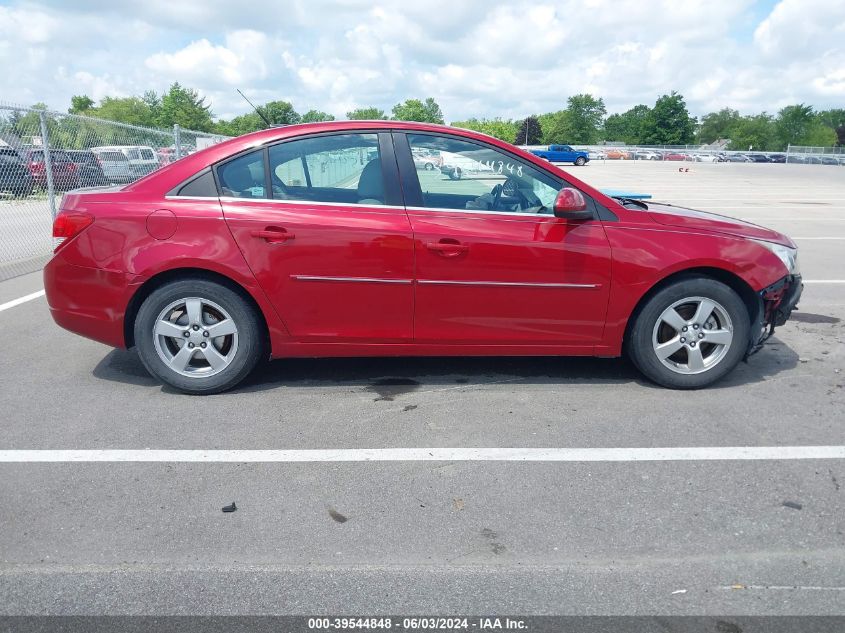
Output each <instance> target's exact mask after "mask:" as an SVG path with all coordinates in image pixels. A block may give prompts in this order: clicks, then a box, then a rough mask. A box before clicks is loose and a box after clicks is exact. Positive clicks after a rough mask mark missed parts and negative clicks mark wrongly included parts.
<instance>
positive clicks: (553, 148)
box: [530, 145, 590, 167]
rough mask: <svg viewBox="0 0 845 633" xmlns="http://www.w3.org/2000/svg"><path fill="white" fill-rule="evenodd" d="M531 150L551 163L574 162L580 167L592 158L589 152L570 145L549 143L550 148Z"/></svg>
mask: <svg viewBox="0 0 845 633" xmlns="http://www.w3.org/2000/svg"><path fill="white" fill-rule="evenodd" d="M530 152H531V153H532V154H534V156H539V157H540V158H545V159H546V160H547V161H549V162H551V163H572V164H573V165H578V166H579V167H580V166H581V165H586V164H587V162H589V160H590V154H589V153H588V152H585V151H583V150H576V149H572V146H570V145H549V147H548V149H532V150H530Z"/></svg>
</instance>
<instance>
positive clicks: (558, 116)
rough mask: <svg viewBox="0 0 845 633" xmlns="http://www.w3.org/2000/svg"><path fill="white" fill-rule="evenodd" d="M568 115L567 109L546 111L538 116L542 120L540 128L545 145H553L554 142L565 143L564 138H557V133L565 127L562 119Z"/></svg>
mask: <svg viewBox="0 0 845 633" xmlns="http://www.w3.org/2000/svg"><path fill="white" fill-rule="evenodd" d="M565 116H566V110H558V111H557V112H546V113H544V114H541V115H540V116H538V117H537V120H538V121H539V122H540V130H541V131H542V139H541V142H542V143H543V144H544V145H551V144H552V143H565V142H567V141H566V140H565V139H563V138H557V136H556V134H557V133H558V132H559V130H561V128H563V122H562V119H563V118H564V117H565Z"/></svg>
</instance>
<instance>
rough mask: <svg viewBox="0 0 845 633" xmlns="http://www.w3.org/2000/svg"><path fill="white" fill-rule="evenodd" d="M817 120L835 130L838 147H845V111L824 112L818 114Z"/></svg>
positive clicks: (832, 110) (834, 109) (840, 109)
mask: <svg viewBox="0 0 845 633" xmlns="http://www.w3.org/2000/svg"><path fill="white" fill-rule="evenodd" d="M816 119H817V120H818V121H819V123H821V124H822V125H824V126H826V127H829V128H830V129H831V130H833V132H834V134H835V135H836V144H837V145H839V146H845V109H842V108H833V109H831V110H822V111H821V112H818V113H817V114H816Z"/></svg>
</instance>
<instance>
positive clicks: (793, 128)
mask: <svg viewBox="0 0 845 633" xmlns="http://www.w3.org/2000/svg"><path fill="white" fill-rule="evenodd" d="M814 120H815V113H814V112H813V106H809V105H806V104H803V103H799V104H797V105H791V106H786V107H785V108H782V109H781V110H780V112H778V116H777V120H776V121H775V128H776V129H777V135H778V140H779V141H780V143H781V145H783V147H786V146H787V145H809V143H808V142H807V137H808V136H809V133H810V128H811V126H812V124H813V122H814Z"/></svg>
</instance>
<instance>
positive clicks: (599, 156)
mask: <svg viewBox="0 0 845 633" xmlns="http://www.w3.org/2000/svg"><path fill="white" fill-rule="evenodd" d="M587 158H589V159H590V160H606V159H607V153H606V152H604V151H602V150H600V149H591V150H588V151H587Z"/></svg>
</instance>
